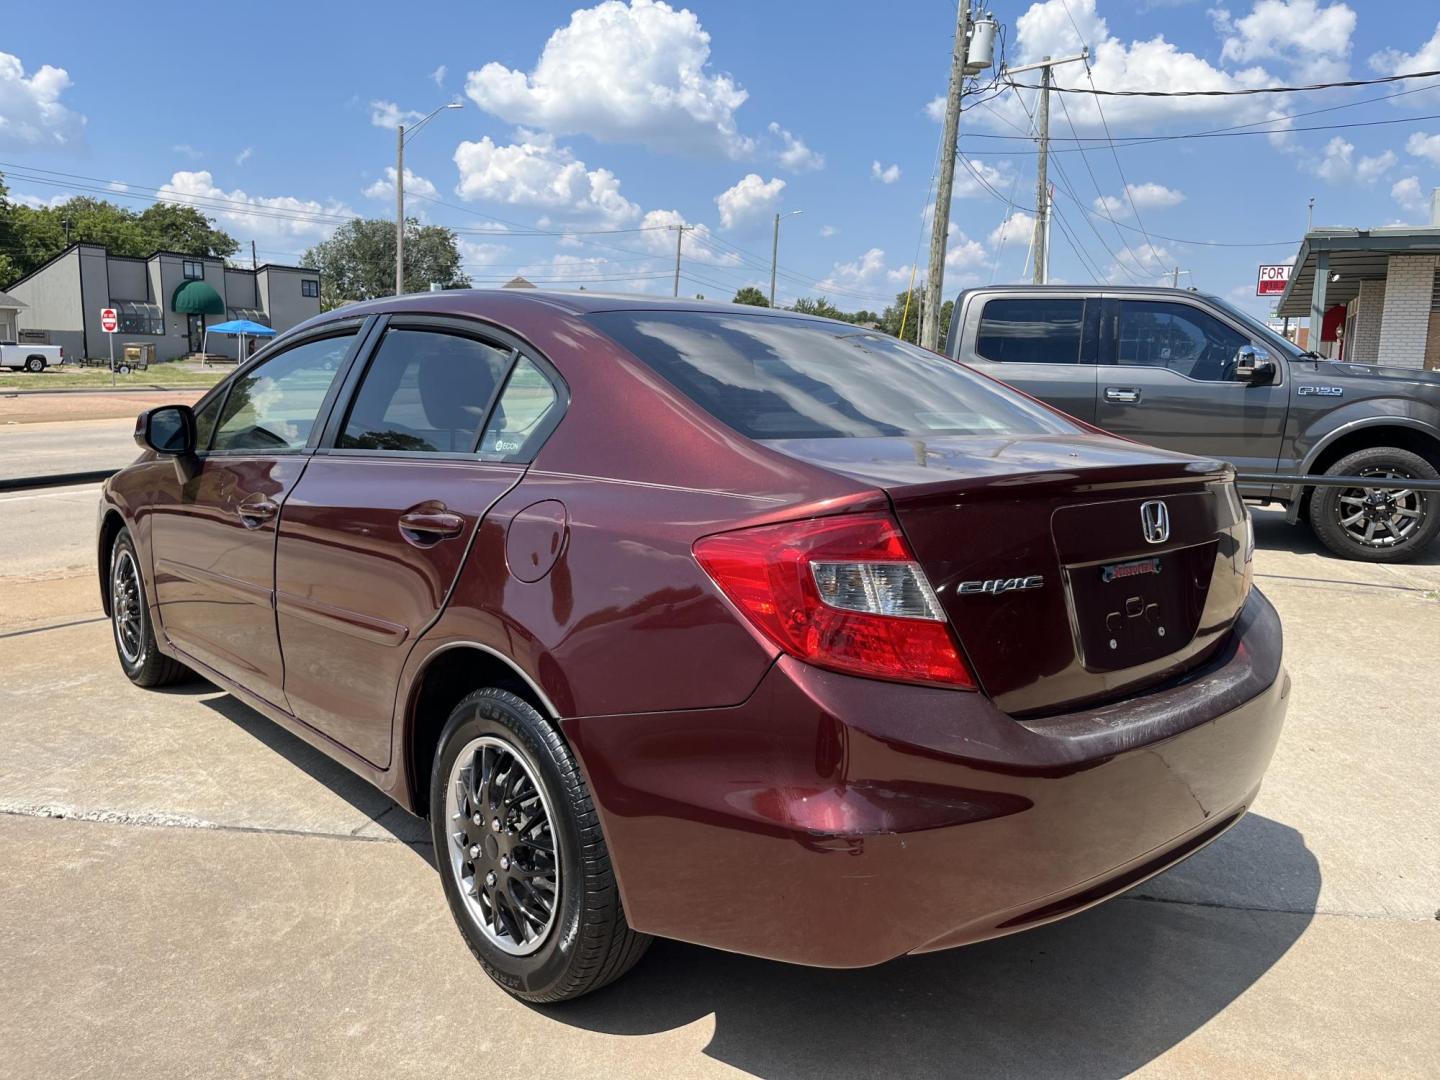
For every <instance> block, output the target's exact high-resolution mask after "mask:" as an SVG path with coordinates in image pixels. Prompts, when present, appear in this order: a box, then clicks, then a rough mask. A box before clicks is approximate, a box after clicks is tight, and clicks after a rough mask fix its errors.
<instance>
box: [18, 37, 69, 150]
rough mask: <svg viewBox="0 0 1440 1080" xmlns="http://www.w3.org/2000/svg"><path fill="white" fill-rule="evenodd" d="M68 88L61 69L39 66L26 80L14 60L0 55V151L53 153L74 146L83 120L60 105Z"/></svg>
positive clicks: (67, 80)
mask: <svg viewBox="0 0 1440 1080" xmlns="http://www.w3.org/2000/svg"><path fill="white" fill-rule="evenodd" d="M69 86H70V76H69V75H68V74H67V73H66V71H65V69H64V68H57V67H51V66H50V65H49V64H42V65H41V66H40V68H39V70H37V71H36V72H35V74H33V75H30V76H28V77H27V76H26V74H25V65H23V64H22V63H21V62H20V58H19V57H18V56H12V55H10V54H9V53H7V52H0V147H8V148H14V149H34V148H40V147H49V148H52V149H53V148H55V147H61V146H66V145H69V144H72V143H75V142H77V141H78V140H79V139H80V137H81V135H82V134H83V132H84V129H85V117H83V116H81V115H80V114H79V113H77V112H73V111H72V110H70V109H67V108H66V107H65V106H64V105H62V104H61V103H60V96H61V95H62V94H63V93H64V92H65V90H66V89H67V88H69Z"/></svg>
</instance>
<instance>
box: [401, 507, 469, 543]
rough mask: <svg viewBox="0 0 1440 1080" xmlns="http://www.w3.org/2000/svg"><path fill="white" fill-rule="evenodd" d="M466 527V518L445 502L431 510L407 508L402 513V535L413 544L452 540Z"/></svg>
mask: <svg viewBox="0 0 1440 1080" xmlns="http://www.w3.org/2000/svg"><path fill="white" fill-rule="evenodd" d="M432 505H433V504H432ZM464 528H465V519H464V518H463V517H461V516H460V515H459V514H452V513H451V512H450V511H449V510H447V509H445V507H444V505H443V504H441V505H440V506H439V507H437V508H435V509H431V510H407V511H406V512H405V513H403V514H401V515H400V535H401V536H403V537H404V538H405V539H406V540H408V541H409V542H410V543H412V544H418V545H422V546H429V545H430V544H433V543H436V542H437V541H440V540H451V539H453V538H455V537H457V536H459V535H460V533H461V532H462V531H463V530H464Z"/></svg>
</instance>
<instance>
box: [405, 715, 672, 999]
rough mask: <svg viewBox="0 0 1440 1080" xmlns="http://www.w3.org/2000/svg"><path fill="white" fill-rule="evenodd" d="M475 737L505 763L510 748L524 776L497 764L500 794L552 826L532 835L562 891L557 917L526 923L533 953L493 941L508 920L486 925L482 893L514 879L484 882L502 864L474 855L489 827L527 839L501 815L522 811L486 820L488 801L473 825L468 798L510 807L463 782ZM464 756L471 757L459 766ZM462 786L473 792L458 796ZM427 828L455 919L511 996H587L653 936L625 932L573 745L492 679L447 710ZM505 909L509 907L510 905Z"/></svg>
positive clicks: (486, 854)
mask: <svg viewBox="0 0 1440 1080" xmlns="http://www.w3.org/2000/svg"><path fill="white" fill-rule="evenodd" d="M477 744H484V745H483V747H482V750H484V749H489V750H491V751H492V752H493V753H494V754H495V755H497V758H498V760H500V761H501V762H504V761H505V758H504V756H503V755H504V754H505V753H506V752H509V753H510V754H511V755H512V756H513V757H514V759H515V760H518V761H519V762H520V763H521V764H522V765H523V766H524V770H523V771H524V774H525V775H522V776H521V777H520V779H519V780H518V781H515V782H513V783H512V781H511V780H510V779H509V777H510V776H512V775H514V773H513V772H506V773H505V774H503V775H504V779H503V783H504V785H505V786H504V787H503V788H502V789H501V793H502V798H508V797H509V796H511V795H512V793H515V794H514V797H515V799H516V800H517V801H516V803H515V804H514V805H516V806H518V805H519V804H520V800H528V806H529V808H530V809H527V810H525V811H524V813H526V814H527V815H532V816H531V817H529V818H527V820H533V810H534V808H535V807H536V806H537V805H538V806H540V807H541V808H543V809H544V811H545V812H546V816H547V818H548V819H549V824H548V830H547V829H545V828H544V827H543V826H542V827H541V828H540V829H539V830H537V831H536V832H535V833H532V835H535V836H539V837H540V838H541V839H542V840H543V838H544V837H545V836H546V835H548V836H549V837H550V838H551V841H552V843H553V845H554V847H553V850H554V852H555V854H556V855H558V880H557V882H556V884H557V886H558V889H557V890H556V891H558V899H556V900H554V901H553V903H552V904H551V905H550V911H551V912H553V915H552V917H551V918H550V922H549V925H548V926H546V927H545V928H544V930H543V932H542V931H541V930H540V929H539V928H530V927H527V928H526V929H527V930H531V931H533V933H534V935H535V936H534V939H533V941H531V942H529V943H528V947H530V948H531V949H532V951H530V952H529V953H527V954H524V955H517V954H516V953H515V952H513V951H510V950H509V949H507V948H503V947H501V945H499V944H497V940H505V939H506V935H505V933H504V931H505V930H506V924H505V922H504V920H501V919H499V918H497V919H496V923H495V926H494V927H492V928H486V927H485V926H483V925H482V920H484V918H485V914H484V912H485V908H486V904H485V902H484V901H482V899H481V895H480V893H481V892H482V891H484V892H485V894H486V896H487V897H489V896H495V895H496V894H497V893H498V894H499V895H500V896H501V898H502V900H503V898H504V895H505V894H504V890H505V889H507V888H510V889H513V888H515V887H516V886H515V885H513V884H511V883H510V879H508V878H506V879H504V880H502V881H500V883H499V887H498V889H497V888H496V887H495V885H494V884H491V885H490V886H488V887H487V886H486V885H484V884H483V883H482V881H481V874H482V873H494V872H496V870H497V869H498V867H499V866H500V865H501V864H500V863H498V862H496V861H494V860H495V859H498V858H499V856H498V855H496V854H495V852H494V851H493V850H490V851H483V850H481V851H480V854H479V856H478V857H476V856H474V853H475V852H476V851H477V850H480V848H481V845H483V844H485V843H487V842H488V840H487V839H486V837H485V833H486V830H490V831H491V832H493V833H494V835H495V837H496V839H497V840H501V839H502V838H510V839H508V840H505V841H504V842H507V843H510V844H512V845H516V844H521V843H523V841H520V840H519V839H518V838H516V837H515V834H516V832H517V830H516V829H514V828H511V827H510V826H509V824H508V822H513V821H515V819H516V818H518V817H519V814H520V811H518V810H516V811H514V812H513V814H512V816H511V817H510V818H507V824H506V825H501V826H500V827H499V828H498V829H495V828H494V824H495V823H496V822H498V821H499V820H500V818H499V817H492V818H491V822H490V823H489V824H488V825H487V824H486V823H485V822H484V821H483V818H484V817H486V816H489V812H488V811H487V813H482V814H481V817H482V821H481V823H480V824H478V825H476V824H475V822H474V820H473V816H472V815H467V814H465V813H464V810H465V809H467V808H469V809H473V808H474V807H476V806H480V807H482V808H483V807H485V806H487V805H488V806H489V807H490V811H493V812H494V813H495V814H499V815H501V816H504V815H505V814H506V813H507V811H506V810H505V809H504V806H505V805H507V804H505V803H501V804H500V805H501V809H495V805H496V804H494V803H493V802H487V799H486V798H485V796H484V795H483V794H480V795H479V796H478V798H477V795H476V794H475V793H474V792H473V789H467V787H466V785H467V783H469V782H470V780H471V778H472V777H473V772H472V773H470V774H469V775H467V774H466V772H465V770H466V769H467V767H468V765H469V763H471V762H474V761H475V757H474V755H475V754H476V753H477V750H476V749H475V747H476V746H477ZM462 754H464V755H465V757H466V759H467V760H466V761H462V762H461V763H460V766H459V767H458V769H457V759H460V758H461V756H462ZM490 760H492V761H493V760H496V758H492V759H490ZM457 773H458V775H456V774H457ZM452 775H456V784H455V787H454V793H455V798H456V800H457V802H456V804H455V805H456V807H458V808H459V810H458V813H457V811H456V809H455V808H450V809H449V810H448V812H447V803H446V799H447V794H449V793H450V791H451V779H452ZM491 775H492V777H493V776H494V775H495V774H494V773H492V774H491ZM531 779H533V781H534V782H535V784H536V785H538V787H539V788H540V794H541V797H542V799H543V802H536V801H535V800H532V799H530V796H529V795H528V794H526V795H521V794H518V791H520V790H524V791H528V787H526V786H525V782H526V780H531ZM467 790H470V791H472V793H471V794H468V795H462V792H465V791H467ZM462 798H463V799H467V800H470V801H468V802H464V803H461V802H459V801H458V800H460V799H462ZM472 826H474V828H473V829H472ZM430 828H431V833H432V835H433V836H434V840H435V862H436V866H437V867H438V869H439V871H440V879H441V881H442V882H443V884H444V887H445V898H446V900H447V901H449V904H450V912H451V914H452V915H453V916H454V917H455V922H456V925H457V926H459V928H460V932H461V934H462V935H463V936H464V938H465V942H466V944H468V945H469V946H470V951H471V952H473V953H474V954H475V957H476V959H477V960H479V961H480V965H481V966H482V967H483V968H484V969H485V972H486V974H488V975H489V976H490V978H492V979H494V980H495V982H496V983H497V984H498V985H499V986H500V987H501V988H502V989H504V990H505V991H507V992H508V993H510V994H512V995H513V996H515V997H517V998H520V999H521V1000H523V1001H532V1002H556V1001H569V1000H571V999H573V998H577V997H580V996H581V995H582V994H588V993H590V992H591V991H592V990H597V989H599V988H600V987H602V986H604V985H606V984H607V983H610V982H613V981H614V980H615V979H618V978H619V977H620V976H621V975H623V974H625V972H627V971H629V970H630V968H632V967H633V966H634V965H635V964H636V962H637V961H638V960H639V959H640V957H641V956H642V955H643V954H644V952H645V949H646V947H647V946H648V945H649V944H650V937H649V936H648V935H646V934H640V933H636V932H635V931H634V930H631V929H630V926H629V924H628V923H627V922H626V921H625V913H624V911H623V910H622V909H621V905H620V892H619V889H618V888H617V886H616V883H615V874H614V872H613V870H612V868H611V865H610V853H609V851H608V850H607V849H606V847H605V839H604V837H603V836H602V835H601V832H600V821H599V818H598V816H597V815H596V812H595V807H594V804H593V803H592V802H591V799H590V792H589V789H588V788H587V787H586V784H585V780H584V777H583V776H581V774H580V770H579V768H578V767H577V765H576V763H575V758H574V757H573V756H572V755H571V753H570V748H569V747H568V746H567V745H566V744H565V741H564V740H563V739H561V738H560V736H559V734H558V732H557V731H556V730H555V728H554V727H553V726H552V725H551V724H550V723H549V722H548V721H547V720H546V719H545V718H544V717H543V716H541V715H540V713H538V712H537V711H536V710H535V709H534V708H533V707H532V706H531V705H530V704H529V703H528V702H527V701H525V700H524V699H523V698H521V697H519V696H518V695H516V694H513V693H511V692H510V691H508V690H502V689H498V688H494V687H490V688H487V689H484V690H477V691H475V692H474V693H472V694H470V695H469V696H468V697H466V698H465V699H464V700H463V701H461V702H460V704H458V705H456V706H455V709H454V711H453V712H451V714H450V719H449V720H448V722H447V723H446V725H445V730H444V732H443V733H442V734H441V736H440V745H439V749H438V750H437V751H436V754H435V761H434V765H433V767H432V769H431V773H430ZM452 830H453V831H452ZM519 831H520V832H521V833H522V834H523V833H524V832H525V830H523V829H522V830H519ZM477 841H478V843H477ZM493 846H494V845H492V848H493ZM510 850H511V851H512V853H517V854H516V860H515V862H514V863H511V864H509V865H510V866H515V867H519V866H520V861H521V859H523V858H526V857H525V856H524V855H522V854H518V852H520V851H522V850H523V848H521V847H518V846H517V847H512V848H510ZM537 860H538V863H539V864H540V865H545V863H544V856H543V855H542V856H531V857H530V860H529V861H530V867H529V868H528V870H529V873H530V875H531V876H532V877H533V876H534V868H535V866H536V865H537ZM457 864H458V865H457ZM487 867H488V870H487ZM467 869H468V872H469V875H470V880H471V884H472V885H473V886H474V887H475V888H474V891H473V892H472V891H469V887H468V886H467V884H466V881H465V877H466V873H467ZM507 869H508V868H507ZM521 887H522V888H523V886H521ZM551 895H553V894H551ZM541 906H542V908H543V904H542V905H541ZM495 909H496V904H494V903H491V904H489V910H491V911H494V910H495ZM504 911H505V912H508V911H509V907H508V903H507V906H506V907H505V908H504ZM496 929H498V930H500V931H501V933H500V934H499V935H495V930H496ZM492 936H495V937H496V940H492ZM508 943H509V945H510V946H511V948H518V947H521V946H522V945H523V944H525V943H522V942H520V941H518V940H517V938H516V937H515V936H511V937H509V939H508Z"/></svg>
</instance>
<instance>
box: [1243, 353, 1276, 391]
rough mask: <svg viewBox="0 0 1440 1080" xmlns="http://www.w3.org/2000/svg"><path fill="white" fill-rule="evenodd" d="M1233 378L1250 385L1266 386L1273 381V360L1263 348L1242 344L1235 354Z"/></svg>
mask: <svg viewBox="0 0 1440 1080" xmlns="http://www.w3.org/2000/svg"><path fill="white" fill-rule="evenodd" d="M1235 378H1236V380H1237V381H1239V382H1243V383H1249V384H1250V385H1251V386H1268V385H1269V384H1270V383H1272V382H1274V381H1275V361H1274V360H1273V359H1271V357H1270V354H1269V353H1267V352H1266V351H1265V350H1264V349H1260V348H1257V347H1256V346H1254V345H1242V346H1240V350H1239V351H1238V352H1237V353H1236V354H1235Z"/></svg>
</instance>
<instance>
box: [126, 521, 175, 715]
mask: <svg viewBox="0 0 1440 1080" xmlns="http://www.w3.org/2000/svg"><path fill="white" fill-rule="evenodd" d="M132 571H133V575H134V576H133V579H132V578H131V572H132ZM106 588H107V589H108V590H109V595H110V633H111V636H112V637H113V638H114V639H115V655H116V656H117V657H118V658H119V660H120V669H121V670H122V671H124V672H125V675H126V677H127V678H128V679H129V680H130V681H131V682H133V683H134V684H135V685H136V686H144V687H157V686H169V685H170V684H171V683H175V682H179V681H180V680H182V679H186V678H189V677H190V671H189V669H188V668H186V667H185V665H183V664H181V663H180V661H178V660H175V659H173V658H172V657H169V656H166V655H165V654H164V653H162V652H161V651H160V650H159V649H157V648H156V647H155V629H154V627H153V626H152V624H151V622H150V607H149V604H148V602H147V595H148V594H147V593H146V590H145V575H144V573H143V572H142V571H141V570H140V557H139V556H138V555H136V553H135V541H134V540H132V539H131V538H130V530H129V529H121V530H120V532H119V534H118V535H117V536H116V537H115V545H114V547H112V548H111V549H110V573H109V576H108V577H107V578H106Z"/></svg>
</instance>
